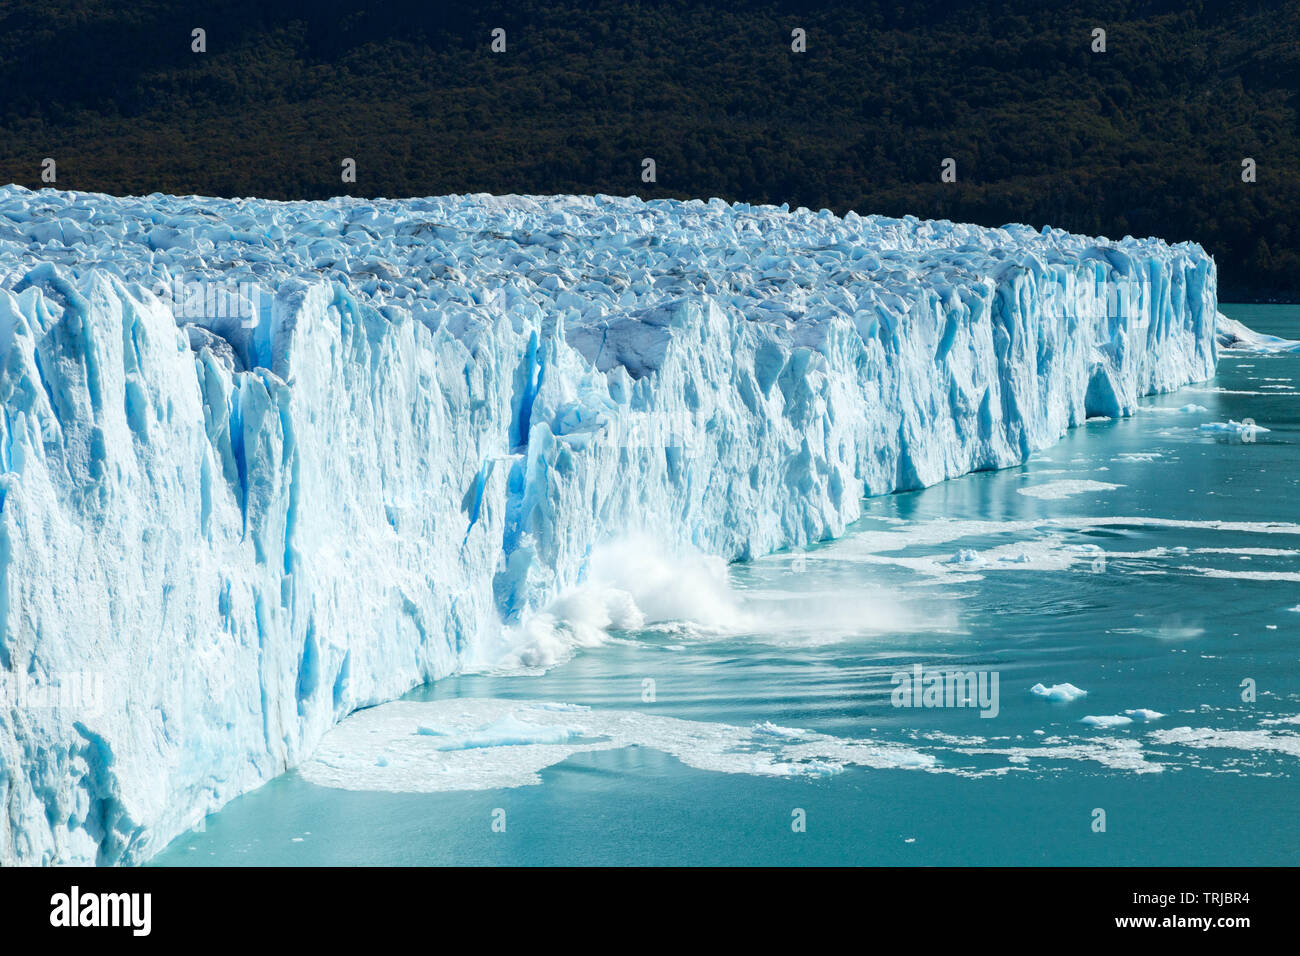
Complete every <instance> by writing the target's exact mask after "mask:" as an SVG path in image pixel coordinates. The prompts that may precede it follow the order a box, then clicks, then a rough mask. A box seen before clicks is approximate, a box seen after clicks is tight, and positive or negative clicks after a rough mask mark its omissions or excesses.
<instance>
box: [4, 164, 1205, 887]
mask: <svg viewBox="0 0 1300 956" xmlns="http://www.w3.org/2000/svg"><path fill="white" fill-rule="evenodd" d="M1117 290H1124V294H1120V295H1117V294H1116V292H1117ZM223 306H224V307H223ZM1216 317H1217V309H1216V275H1215V268H1214V263H1213V261H1212V260H1211V259H1210V257H1209V256H1208V255H1206V254H1205V253H1204V252H1203V251H1202V250H1201V248H1200V247H1199V246H1196V245H1193V244H1181V245H1175V246H1171V245H1167V244H1165V243H1163V242H1161V241H1159V240H1154V239H1144V240H1134V239H1125V240H1123V241H1109V240H1105V239H1091V238H1085V237H1080V236H1075V235H1071V234H1068V233H1065V232H1062V231H1060V230H1050V229H1044V230H1043V231H1041V232H1039V231H1035V230H1033V229H1031V228H1029V227H1026V226H1016V225H1013V226H1006V227H1004V228H1001V229H987V228H981V227H977V226H971V225H959V224H953V223H949V222H929V221H923V220H918V219H915V218H912V217H908V218H904V219H890V218H883V217H875V216H858V215H856V214H853V213H849V214H848V215H846V216H845V217H843V218H839V217H836V216H833V215H831V214H830V213H829V212H827V211H822V212H820V213H814V212H811V211H809V210H806V209H799V210H796V211H794V212H791V211H789V210H788V209H786V208H784V207H782V208H776V207H771V206H749V205H744V204H734V205H733V204H727V203H724V202H721V201H719V200H713V201H710V202H700V201H692V202H677V201H668V200H663V201H658V200H656V201H652V202H642V201H641V200H638V199H635V198H613V197H606V196H596V197H574V196H555V197H515V196H508V197H493V196H486V195H476V196H445V197H436V198H429V199H412V200H400V201H387V200H355V199H336V200H331V201H328V202H295V203H279V202H270V201H263V200H227V199H208V198H200V197H170V196H162V195H152V196H148V197H143V198H114V197H109V196H103V195H93V194H83V193H74V192H59V191H49V190H43V191H40V192H32V191H28V190H26V189H23V188H21V187H15V186H10V187H5V188H3V189H0V405H2V406H3V416H2V417H0V617H2V618H3V626H4V629H3V641H2V642H0V679H2V680H3V681H4V685H3V692H4V696H3V697H0V863H5V864H13V863H69V862H93V863H101V864H114V863H133V862H139V861H142V860H145V859H147V858H148V857H150V856H151V855H152V854H154V853H156V852H157V851H158V850H159V849H161V848H162V847H163V846H164V845H166V843H167V842H168V841H169V840H170V839H172V838H173V837H174V836H176V835H177V834H179V833H181V832H183V831H184V830H185V829H187V828H189V827H192V826H194V825H196V824H197V823H198V822H199V821H200V820H201V819H202V818H203V816H204V815H205V814H207V813H209V812H211V811H213V810H214V809H216V808H218V807H220V806H221V805H222V804H224V803H225V802H227V801H228V800H230V799H231V798H233V797H235V796H237V795H238V794H240V793H242V792H244V791H247V790H249V789H251V788H253V787H255V786H257V785H259V784H260V783H262V782H264V781H266V780H268V779H269V778H271V777H273V776H275V775H276V774H278V773H281V772H283V771H284V770H285V769H286V768H289V767H292V766H294V765H295V764H297V763H298V762H300V761H302V760H303V759H304V758H305V757H306V756H307V755H309V754H310V753H311V751H312V748H313V746H314V745H315V744H316V743H317V742H318V741H319V740H320V738H321V736H322V735H323V734H324V733H325V731H326V730H327V729H328V728H329V727H330V726H331V725H333V724H334V723H336V722H337V721H339V720H340V719H342V718H343V717H345V716H346V715H347V714H349V713H350V712H352V711H354V710H356V709H357V708H359V707H363V706H366V705H369V704H374V703H378V702H382V701H385V700H389V699H392V698H394V697H397V696H399V695H401V694H403V693H404V692H406V691H407V690H409V689H410V688H411V687H413V686H415V685H417V684H419V683H422V682H426V681H429V680H433V679H437V678H439V677H442V676H444V675H447V674H449V673H451V672H453V671H455V670H457V669H458V668H462V667H466V666H476V665H480V664H483V663H484V662H490V661H491V660H493V659H495V658H497V657H501V656H508V655H515V656H516V657H517V658H518V659H519V660H522V661H524V662H525V663H529V662H533V663H545V660H544V658H545V653H544V652H542V651H540V650H538V649H536V648H532V647H531V646H530V644H529V641H530V634H531V631H530V627H529V622H530V621H531V620H532V619H533V618H534V617H535V616H537V615H539V614H542V613H544V612H545V611H546V609H547V608H548V607H550V606H551V605H552V604H553V602H555V601H556V600H557V598H558V597H560V596H561V595H563V594H565V593H566V591H567V590H568V589H571V588H573V587H575V586H577V585H578V584H579V583H580V582H581V581H582V580H583V579H584V576H585V575H587V574H589V573H590V571H591V568H590V564H591V561H592V555H593V553H594V551H595V549H597V548H598V547H599V546H600V545H601V544H602V543H604V542H608V541H610V540H613V539H617V538H619V537H620V536H625V535H627V534H630V533H639V534H642V535H645V536H649V537H650V538H651V539H653V540H654V541H655V542H656V545H657V546H659V547H661V548H662V549H663V550H664V552H665V553H666V554H670V555H671V554H683V553H687V552H689V553H692V554H698V553H701V552H702V553H704V554H707V555H713V556H716V557H718V558H721V559H724V560H735V559H744V558H748V557H752V556H757V555H761V554H764V553H767V552H771V551H773V550H776V549H781V548H788V547H791V548H797V547H800V546H803V545H806V544H808V543H809V542H813V541H818V540H823V539H827V538H831V537H834V536H835V535H838V534H840V533H841V532H842V531H843V530H844V528H845V526H846V525H847V524H849V523H850V522H852V521H853V520H854V519H855V518H857V517H858V516H859V514H860V512H861V505H862V498H863V497H864V496H866V495H875V494H881V493H885V492H890V491H894V490H899V489H910V488H918V487H921V486H925V485H929V484H931V483H934V482H937V481H941V480H943V479H945V478H948V477H952V476H956V475H961V474H963V473H966V472H970V471H972V470H977V469H989V468H998V467H1004V466H1009V465H1014V464H1016V463H1019V462H1022V461H1024V460H1025V459H1026V457H1027V456H1028V455H1029V454H1030V453H1031V452H1033V451H1034V450H1036V449H1040V448H1042V447H1044V446H1046V445H1048V444H1050V443H1052V442H1053V441H1055V440H1057V439H1058V438H1059V437H1060V436H1061V435H1062V433H1063V432H1064V431H1065V430H1066V429H1067V428H1070V427H1071V426H1074V425H1078V424H1080V423H1081V422H1083V421H1084V420H1085V419H1086V418H1088V417H1089V416H1095V415H1106V416H1112V417H1113V416H1122V415H1127V414H1130V413H1132V412H1133V411H1134V409H1135V407H1136V402H1137V400H1138V398H1139V397H1140V396H1143V395H1145V394H1149V393H1154V392H1161V391H1168V390H1172V389H1174V388H1177V387H1179V386H1181V385H1183V384H1186V383H1188V382H1191V381H1199V380H1203V379H1206V378H1208V377H1210V376H1211V375H1213V373H1214V368H1215V362H1216V358H1217V353H1216V343H1215V328H1216ZM69 675H79V676H80V677H81V678H82V680H83V681H86V682H89V681H91V680H92V679H93V680H102V681H103V689H102V692H101V693H98V694H83V695H82V696H81V699H77V700H69V699H67V698H60V699H59V700H58V701H57V702H55V701H54V697H53V695H51V694H49V693H47V694H46V695H45V696H44V697H42V696H41V690H42V689H43V688H44V689H46V690H47V691H48V689H49V688H51V687H55V686H60V685H66V684H67V683H68V681H69ZM88 675H89V676H88ZM96 686H98V685H96Z"/></svg>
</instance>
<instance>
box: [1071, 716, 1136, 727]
mask: <svg viewBox="0 0 1300 956" xmlns="http://www.w3.org/2000/svg"><path fill="white" fill-rule="evenodd" d="M1079 723H1081V724H1087V725H1088V726H1089V727H1100V728H1102V729H1103V730H1108V729H1110V728H1113V727H1127V726H1128V725H1129V724H1131V723H1133V718H1132V717H1126V716H1122V715H1120V714H1110V715H1108V716H1102V717H1097V716H1092V715H1089V716H1087V717H1084V718H1083V719H1082V720H1080V721H1079Z"/></svg>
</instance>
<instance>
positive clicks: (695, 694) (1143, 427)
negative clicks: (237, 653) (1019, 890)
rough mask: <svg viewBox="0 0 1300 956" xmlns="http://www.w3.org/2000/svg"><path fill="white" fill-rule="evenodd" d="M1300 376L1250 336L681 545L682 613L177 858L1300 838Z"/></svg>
mask: <svg viewBox="0 0 1300 956" xmlns="http://www.w3.org/2000/svg"><path fill="white" fill-rule="evenodd" d="M1221 308H1222V311H1223V312H1224V313H1225V314H1227V315H1229V316H1231V317H1232V318H1236V319H1239V320H1241V321H1243V322H1245V323H1246V325H1248V326H1250V327H1251V328H1254V329H1256V330H1257V331H1261V332H1269V333H1272V334H1276V335H1281V336H1284V337H1287V338H1300V307H1295V306H1233V305H1224V306H1222V307H1221ZM1297 382H1300V355H1297V354H1292V353H1282V354H1273V355H1260V354H1253V353H1244V352H1228V353H1225V354H1224V355H1223V356H1222V358H1221V361H1220V365H1219V374H1218V377H1217V378H1216V379H1214V380H1213V381H1211V382H1208V383H1205V384H1203V385H1197V386H1192V387H1189V388H1185V389H1182V390H1181V391H1179V392H1176V393H1173V394H1170V395H1164V396H1156V397H1153V398H1150V399H1146V400H1144V401H1143V402H1142V408H1141V410H1140V412H1139V414H1138V415H1136V416H1135V417H1133V418H1130V419H1125V420H1120V421H1092V422H1089V423H1088V424H1087V425H1086V426H1084V427H1081V428H1078V429H1075V430H1073V431H1072V432H1071V433H1070V434H1068V435H1067V436H1066V437H1065V438H1064V439H1063V440H1062V441H1061V442H1060V443H1059V444H1057V445H1055V446H1053V447H1051V448H1049V449H1046V450H1045V451H1043V452H1041V453H1038V454H1036V455H1035V456H1034V458H1033V460H1031V461H1030V462H1029V463H1028V464H1026V465H1024V466H1021V467H1017V468H1011V469H1007V470H1004V471H999V472H985V473H980V474H974V475H968V476H966V477H964V478H959V479H955V480H952V481H949V482H945V483H943V484H941V485H937V486H935V487H932V488H928V489H926V490H924V491H920V492H915V493H909V494H900V495H891V496H886V497H881V498H873V499H870V500H869V501H867V502H866V505H865V515H864V517H863V519H862V520H861V521H860V522H858V523H857V524H856V525H855V526H854V527H853V528H852V529H851V531H850V533H849V534H847V535H846V536H845V537H844V538H842V539H841V540H839V541H836V542H832V543H828V544H826V545H823V546H819V547H816V548H813V549H810V550H809V551H807V552H802V553H799V554H794V553H782V554H777V555H772V556H769V557H766V558H763V559H760V560H758V561H755V562H752V563H749V564H744V565H733V566H731V567H730V568H728V569H726V572H725V578H718V577H716V575H715V576H714V577H710V575H709V573H708V571H707V569H705V570H700V569H685V570H684V571H683V570H682V569H679V573H680V574H682V575H683V577H682V578H680V579H678V580H674V579H672V578H671V572H668V573H669V575H670V576H669V577H668V578H667V579H666V581H665V584H664V586H665V587H666V588H667V589H668V590H670V591H673V593H679V592H680V593H685V594H686V595H687V597H689V600H685V601H683V602H682V604H681V607H682V609H683V611H682V614H681V619H680V620H669V621H661V622H660V623H657V624H647V625H645V626H644V627H640V628H637V629H633V630H626V629H625V630H621V631H619V630H614V631H611V632H610V634H609V639H608V640H607V641H605V643H603V644H601V645H600V646H595V647H589V648H583V649H581V650H580V651H578V652H577V653H576V654H575V655H574V656H573V657H572V659H570V660H568V661H567V662H565V663H563V664H560V665H558V666H556V667H553V668H551V669H550V670H549V671H547V672H546V673H544V674H541V675H537V674H483V675H466V676H460V677H453V678H448V679H446V680H443V681H439V682H437V683H436V684H433V685H429V686H427V687H423V688H419V689H417V690H416V691H413V692H412V693H411V694H409V695H407V697H406V698H404V700H403V701H402V702H401V703H400V704H398V705H385V706H383V707H378V708H372V709H371V710H368V711H364V712H362V713H361V714H358V715H355V716H354V717H352V718H349V720H348V721H345V722H344V724H343V725H340V728H336V729H335V731H333V732H331V735H330V736H329V737H328V738H327V740H326V743H325V745H323V747H322V750H321V751H320V752H319V753H318V754H317V756H316V757H315V758H314V759H313V761H311V762H310V763H309V764H308V765H305V766H304V767H303V768H300V769H299V770H295V771H293V772H290V773H288V774H285V775H284V776H282V777H280V778H278V779H276V780H274V781H272V782H270V783H269V784H267V785H266V786H264V787H262V788H261V789H259V790H257V791H254V792H252V793H249V794H246V795H245V796H243V797H241V798H239V799H237V800H235V801H233V802H232V803H230V804H229V805H228V806H227V807H225V808H224V809H223V810H221V811H220V812H218V813H216V814H213V815H212V816H210V817H209V818H208V820H207V822H206V826H205V828H204V829H203V830H202V832H193V833H188V834H186V835H184V836H182V837H181V838H179V839H177V840H176V841H174V842H173V843H172V844H171V846H170V847H168V848H167V850H165V851H164V852H163V853H162V854H160V855H159V856H158V857H157V858H156V859H155V862H156V863H159V864H167V865H185V864H197V865H212V864H232V865H254V864H282V865H295V864H302V865H312V864H521V865H531V864H634V865H635V864H908V865H918V864H919V865H931V864H939V865H944V864H953V865H956V864H969V865H991V864H1062V865H1067V864H1081V865H1112V864H1126V865H1146V864H1152V865H1156V864H1160V865H1197V864H1211V865H1217V864H1243V865H1254V864H1296V863H1297V862H1300V825H1298V824H1297V814H1296V806H1297V793H1298V792H1297V771H1298V770H1300V717H1297V715H1300V488H1298V487H1297V483H1298V482H1300V444H1297V436H1300V401H1298V398H1297V396H1298V395H1300V389H1298V388H1297ZM1245 419H1250V420H1253V422H1255V423H1257V425H1258V426H1262V428H1261V429H1251V428H1249V427H1246V428H1244V429H1242V428H1234V427H1228V428H1220V429H1218V430H1207V429H1204V428H1202V427H1201V426H1203V425H1208V424H1212V423H1228V422H1230V421H1231V422H1242V421H1243V420H1245ZM1262 429H1267V431H1263V430H1262ZM664 616H666V615H663V614H661V615H660V617H664ZM668 616H671V615H668ZM918 665H919V667H920V668H921V670H920V672H919V673H920V675H921V688H920V691H918V693H917V695H916V696H915V697H913V696H912V695H911V694H910V693H909V694H907V695H906V696H905V697H903V696H902V690H901V689H900V687H905V686H906V685H904V682H903V681H902V680H901V679H900V678H902V677H906V678H907V679H908V680H909V681H910V680H912V679H913V678H914V677H915V676H916V675H917V673H918V672H917V670H916V668H917V666H918ZM954 673H960V674H962V675H968V676H969V677H970V680H971V683H969V684H960V685H959V686H958V687H957V693H956V695H955V696H954V695H949V696H948V697H947V698H946V700H942V701H941V702H943V703H946V704H947V706H934V707H930V706H906V707H904V706H897V705H898V704H899V703H901V702H903V701H904V700H905V701H906V702H908V703H912V704H918V703H919V704H922V705H924V704H925V703H926V702H927V698H926V697H925V695H924V693H923V691H924V689H925V687H926V686H927V685H926V680H927V678H932V677H933V676H934V675H936V674H937V675H939V676H940V677H941V678H944V677H950V676H951V675H953V674H954ZM995 677H996V680H997V685H996V690H997V693H996V698H994V697H993V695H992V690H993V684H992V682H993V679H994V678H995ZM964 679H965V678H963V680H964ZM981 680H982V681H983V682H984V683H983V684H982V685H981V684H980V683H979V682H980V681H981ZM1035 685H1042V688H1041V690H1047V689H1049V688H1055V693H1053V694H1049V695H1047V696H1044V695H1042V694H1036V693H1034V692H1033V690H1032V688H1034V687H1035ZM1063 685H1070V687H1065V686H1063ZM981 687H982V689H983V691H984V696H983V697H981V695H980V690H981ZM1071 688H1078V689H1081V690H1083V691H1086V696H1081V697H1077V698H1076V699H1073V700H1065V699H1054V698H1066V697H1069V696H1071V694H1072V693H1073V691H1072V690H1071ZM931 702H933V698H931ZM994 711H996V713H994ZM982 713H983V714H988V715H989V716H981V714H982ZM466 788H472V789H466ZM413 791H414V792H413ZM419 791H424V792H419ZM1103 826H1104V829H1103Z"/></svg>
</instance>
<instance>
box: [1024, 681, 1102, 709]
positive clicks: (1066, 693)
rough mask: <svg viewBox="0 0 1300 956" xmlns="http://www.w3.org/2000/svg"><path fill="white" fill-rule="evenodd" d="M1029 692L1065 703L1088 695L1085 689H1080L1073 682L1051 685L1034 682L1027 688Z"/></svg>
mask: <svg viewBox="0 0 1300 956" xmlns="http://www.w3.org/2000/svg"><path fill="white" fill-rule="evenodd" d="M1029 692H1030V693H1031V694H1033V695H1035V696H1037V697H1044V698H1046V699H1047V700H1056V701H1061V702H1062V703H1066V704H1068V703H1070V702H1071V701H1075V700H1078V699H1079V698H1080V697H1087V696H1088V692H1087V691H1086V690H1081V689H1080V688H1078V687H1075V686H1074V685H1073V684H1053V685H1052V686H1051V687H1047V686H1045V685H1043V684H1035V685H1034V686H1033V687H1031V688H1029Z"/></svg>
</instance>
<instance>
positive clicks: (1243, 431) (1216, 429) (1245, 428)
mask: <svg viewBox="0 0 1300 956" xmlns="http://www.w3.org/2000/svg"><path fill="white" fill-rule="evenodd" d="M1198 428H1199V430H1200V431H1203V432H1212V433H1214V434H1217V435H1224V436H1226V437H1228V438H1232V439H1234V440H1237V441H1251V440H1252V439H1254V437H1255V436H1256V435H1259V434H1263V433H1265V432H1267V431H1268V429H1267V428H1265V427H1264V426H1263V425H1256V424H1255V423H1254V422H1249V421H1248V422H1238V421H1233V420H1232V419H1228V420H1227V421H1226V422H1205V423H1204V424H1202V425H1199V426H1198Z"/></svg>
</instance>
